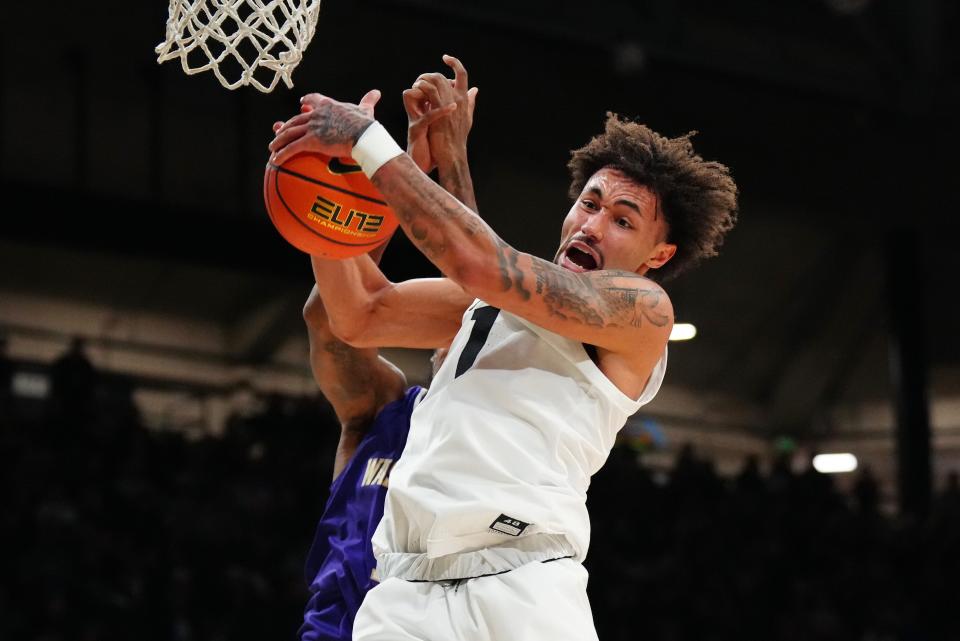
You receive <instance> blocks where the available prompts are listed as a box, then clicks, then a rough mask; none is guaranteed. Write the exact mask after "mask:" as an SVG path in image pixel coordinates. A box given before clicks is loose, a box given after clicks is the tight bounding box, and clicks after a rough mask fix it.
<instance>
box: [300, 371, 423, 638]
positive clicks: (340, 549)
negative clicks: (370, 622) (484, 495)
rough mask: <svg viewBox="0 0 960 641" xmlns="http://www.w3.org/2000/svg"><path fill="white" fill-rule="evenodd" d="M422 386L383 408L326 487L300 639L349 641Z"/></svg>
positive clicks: (370, 581)
mask: <svg viewBox="0 0 960 641" xmlns="http://www.w3.org/2000/svg"><path fill="white" fill-rule="evenodd" d="M422 391H423V388H422V387H417V386H414V387H411V388H410V389H408V390H407V391H406V393H405V394H404V395H403V397H401V398H400V399H398V400H396V401H394V402H392V403H389V404H387V405H385V406H384V408H383V409H382V410H380V413H379V414H377V417H376V418H375V419H374V421H373V424H372V425H371V426H370V430H369V431H368V432H367V434H366V435H365V436H364V437H363V440H362V441H360V444H359V445H358V446H357V450H356V452H354V454H353V457H352V458H351V459H350V461H349V462H348V463H347V465H346V467H345V468H344V469H343V471H342V472H341V473H340V476H338V477H337V478H336V480H334V482H333V485H331V486H330V498H329V499H327V505H326V507H325V508H324V510H323V516H321V517H320V523H319V524H318V525H317V532H316V534H315V535H314V537H313V545H312V546H311V547H310V553H309V554H308V555H307V565H306V577H307V581H310V592H311V595H310V600H309V601H308V602H307V608H306V611H305V612H304V615H303V625H302V626H301V627H300V632H299V637H300V639H301V641H326V640H328V639H337V640H341V641H350V639H351V638H352V636H353V619H354V617H355V616H356V614H357V610H358V609H359V608H360V603H361V602H362V601H363V597H364V596H365V595H366V594H367V592H368V591H369V590H370V589H371V588H372V587H373V586H374V585H376V581H374V579H373V578H372V574H373V570H374V568H375V567H376V561H375V560H374V558H373V548H372V547H371V545H370V539H371V538H372V537H373V532H374V530H376V529H377V525H379V524H380V519H381V518H383V499H384V497H385V496H386V494H387V478H388V476H389V474H390V469H391V468H392V467H393V464H394V462H395V461H396V460H397V459H398V458H399V457H400V453H401V452H402V451H403V447H404V445H405V444H406V442H407V432H408V431H409V430H410V414H412V413H413V408H414V406H415V405H416V403H417V400H418V399H419V397H420V394H421V392H422Z"/></svg>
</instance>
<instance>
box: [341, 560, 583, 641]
mask: <svg viewBox="0 0 960 641" xmlns="http://www.w3.org/2000/svg"><path fill="white" fill-rule="evenodd" d="M353 639H354V641H596V639H597V632H596V630H595V629H594V627H593V615H592V614H591V612H590V603H589V601H587V571H586V569H584V567H583V566H582V565H581V564H580V563H578V562H576V561H574V560H572V559H560V560H557V561H549V562H547V563H540V562H534V563H528V564H526V565H523V566H521V567H519V568H517V569H516V570H511V571H510V572H505V573H503V574H496V575H493V576H483V577H479V578H476V579H463V580H461V581H437V582H433V581H424V582H417V581H404V580H403V579H397V578H389V579H387V580H385V581H384V582H383V583H381V584H380V585H378V586H377V587H375V588H373V590H371V591H370V592H368V593H367V596H366V597H365V598H364V600H363V605H361V606H360V610H359V612H357V618H356V620H355V622H354V625H353Z"/></svg>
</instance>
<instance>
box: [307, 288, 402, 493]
mask: <svg viewBox="0 0 960 641" xmlns="http://www.w3.org/2000/svg"><path fill="white" fill-rule="evenodd" d="M303 319H304V321H305V322H306V325H307V336H308V338H309V341H310V369H311V370H312V371H313V378H314V380H315V381H316V382H317V385H318V386H319V387H320V392H321V393H322V394H323V395H324V396H325V397H326V399H327V400H328V401H329V402H330V404H331V405H332V406H333V411H334V412H336V414H337V418H338V419H339V420H340V427H341V430H340V442H339V444H338V445H337V454H336V458H335V460H334V467H333V476H334V478H336V477H337V476H338V475H339V474H340V471H341V470H342V469H343V467H344V466H345V465H346V463H347V461H349V460H350V457H351V456H353V453H354V451H355V450H356V448H357V445H358V444H359V443H360V441H361V440H362V439H363V436H364V434H365V433H366V431H367V429H368V428H369V426H370V424H371V423H372V422H373V420H374V418H375V417H376V415H377V414H378V413H379V412H380V410H381V409H383V406H384V405H386V404H388V403H390V402H392V401H395V400H397V399H399V398H400V397H401V396H402V395H403V391H404V388H405V387H406V378H405V377H404V375H403V372H401V371H400V370H399V369H397V367H396V366H394V365H393V364H392V363H391V362H389V361H388V360H386V359H384V358H383V357H381V356H380V355H379V354H378V353H377V350H376V349H357V348H354V347H351V346H350V345H347V344H346V343H345V342H343V341H342V340H340V339H339V338H337V337H336V336H335V335H334V333H333V332H332V331H331V329H330V324H329V319H328V317H327V313H326V310H325V308H324V305H323V300H322V299H321V296H320V293H319V292H318V291H317V288H316V287H314V288H313V290H311V292H310V296H309V297H308V298H307V302H306V305H304V308H303Z"/></svg>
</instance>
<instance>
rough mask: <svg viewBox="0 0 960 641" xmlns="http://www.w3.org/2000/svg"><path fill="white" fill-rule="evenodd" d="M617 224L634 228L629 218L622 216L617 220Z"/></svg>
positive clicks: (626, 227) (625, 227)
mask: <svg viewBox="0 0 960 641" xmlns="http://www.w3.org/2000/svg"><path fill="white" fill-rule="evenodd" d="M617 225H619V226H620V227H623V228H624V229H633V225H632V224H631V223H630V220H629V219H628V218H621V219H619V220H617Z"/></svg>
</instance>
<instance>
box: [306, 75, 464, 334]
mask: <svg viewBox="0 0 960 641" xmlns="http://www.w3.org/2000/svg"><path fill="white" fill-rule="evenodd" d="M445 60H446V61H447V64H449V65H450V67H451V68H452V69H453V70H454V74H455V77H454V78H453V79H452V80H451V79H448V78H445V77H444V76H442V75H441V74H423V75H421V76H420V77H419V78H417V80H416V82H414V84H413V86H412V87H411V88H410V89H407V90H406V91H404V92H403V105H404V108H405V110H406V112H407V122H408V128H407V154H408V155H409V156H410V158H411V159H413V161H414V163H415V164H416V165H417V166H418V167H419V168H420V169H421V170H422V171H424V172H429V171H432V169H433V168H435V167H436V168H437V169H438V173H439V179H440V183H441V184H442V185H443V186H444V188H446V189H447V190H448V191H449V192H450V193H451V194H452V195H453V196H454V197H456V198H457V199H459V200H460V202H462V203H464V204H465V205H466V206H468V207H470V208H471V209H472V210H474V211H476V210H477V202H476V197H475V196H474V192H473V181H472V179H471V177H470V167H469V164H468V161H467V137H468V135H469V133H470V129H471V127H472V126H473V110H474V105H475V104H476V96H477V88H476V87H474V88H471V89H468V86H469V85H468V82H467V71H466V69H464V67H463V65H462V64H461V63H460V61H459V60H457V59H455V58H452V57H449V56H447V57H445ZM441 83H442V84H443V85H446V88H447V89H448V91H445V92H444V94H443V95H442V96H441V94H440V93H439V91H438V90H437V88H436V85H439V84H441ZM451 106H453V111H451ZM382 248H383V246H381V247H380V248H378V250H379V251H382ZM378 250H375V251H378ZM371 257H372V258H373V260H370V259H368V258H367V257H365V256H362V257H360V258H357V259H351V260H347V261H327V260H323V259H320V258H314V259H313V271H314V277H315V279H316V281H317V283H318V285H319V287H320V290H321V293H322V294H323V297H324V299H325V300H328V301H337V304H336V305H332V306H331V307H330V312H329V313H330V316H331V321H332V326H333V330H334V332H335V333H336V334H337V336H340V337H341V338H342V339H343V340H344V341H345V342H347V343H349V344H351V345H354V346H358V347H372V346H381V347H385V346H390V347H425V348H435V347H441V346H443V345H446V344H448V343H449V341H450V339H451V338H452V337H453V335H454V334H455V333H456V332H457V330H458V329H459V328H460V323H461V317H462V315H463V311H464V310H465V309H466V308H467V306H468V305H469V304H470V303H471V302H473V297H472V296H470V295H468V294H466V293H465V292H464V291H463V288H461V287H460V286H459V285H457V284H456V283H454V282H452V281H450V280H449V279H446V278H427V279H417V280H411V281H406V282H403V283H392V282H390V281H389V280H388V279H387V278H386V277H385V276H384V275H383V273H382V272H381V271H380V269H379V267H378V266H377V263H378V260H377V257H374V256H372V255H371Z"/></svg>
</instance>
